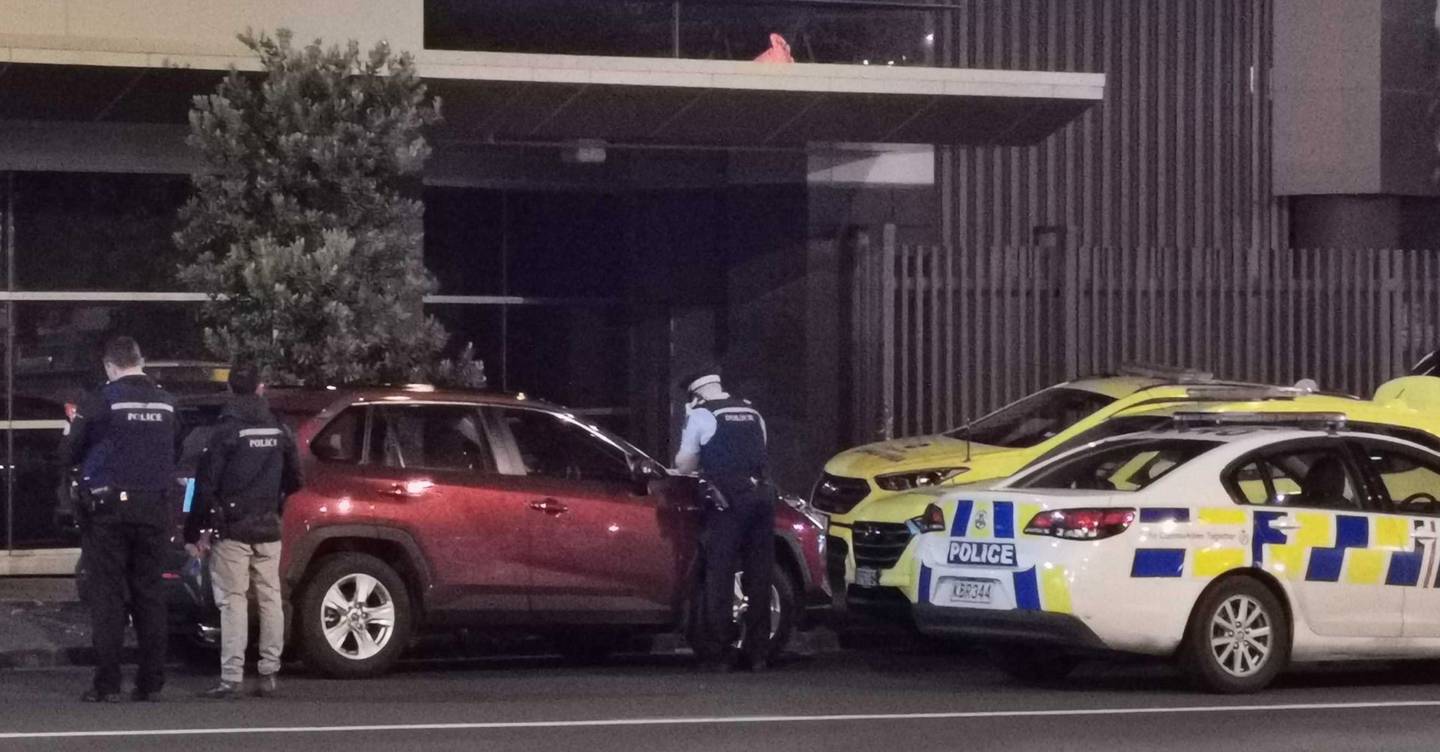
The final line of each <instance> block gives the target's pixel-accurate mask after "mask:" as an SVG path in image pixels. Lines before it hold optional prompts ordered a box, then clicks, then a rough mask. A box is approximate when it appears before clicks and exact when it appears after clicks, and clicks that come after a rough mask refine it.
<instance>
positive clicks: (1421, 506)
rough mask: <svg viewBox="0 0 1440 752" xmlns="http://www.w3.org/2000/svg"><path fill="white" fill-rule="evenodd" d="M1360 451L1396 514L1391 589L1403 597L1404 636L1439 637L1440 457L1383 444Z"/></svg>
mask: <svg viewBox="0 0 1440 752" xmlns="http://www.w3.org/2000/svg"><path fill="white" fill-rule="evenodd" d="M1355 447H1356V450H1357V452H1358V453H1359V456H1360V457H1361V463H1362V464H1363V465H1364V466H1365V468H1366V469H1367V471H1368V472H1367V475H1368V476H1369V480H1370V482H1371V486H1372V491H1373V493H1374V494H1375V495H1376V496H1377V497H1378V498H1379V499H1380V501H1381V503H1382V504H1384V505H1385V507H1386V508H1387V509H1388V510H1389V511H1390V512H1392V514H1390V515H1387V516H1388V517H1391V518H1393V522H1391V523H1390V533H1389V536H1390V538H1391V540H1389V541H1387V543H1388V548H1389V549H1390V553H1389V564H1388V567H1387V572H1386V584H1387V585H1390V586H1391V587H1393V588H1396V589H1398V590H1400V591H1402V592H1403V593H1404V596H1405V636H1406V637H1440V581H1437V580H1440V578H1437V576H1436V569H1437V567H1440V557H1437V555H1436V531H1437V526H1440V456H1437V455H1436V454H1434V453H1431V452H1428V451H1423V450H1420V449H1417V448H1414V447H1410V446H1408V445H1405V444H1399V443H1395V442H1389V441H1382V440H1371V439H1364V440H1360V441H1357V442H1355Z"/></svg>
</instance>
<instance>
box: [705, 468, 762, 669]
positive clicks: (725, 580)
mask: <svg viewBox="0 0 1440 752" xmlns="http://www.w3.org/2000/svg"><path fill="white" fill-rule="evenodd" d="M730 502H731V506H730V508H729V509H727V510H725V511H723V512H722V511H716V510H713V509H712V510H710V511H708V512H707V513H706V515H705V532H704V536H703V539H702V540H703V543H704V548H705V580H704V583H703V584H704V587H703V608H702V615H703V621H704V623H703V625H702V630H701V639H700V641H699V644H698V645H697V646H696V653H697V654H698V656H699V657H700V659H701V660H717V659H719V658H720V657H721V656H722V655H723V654H724V652H725V650H726V648H727V647H728V646H729V645H730V644H731V643H733V642H734V641H735V640H736V639H738V638H739V635H738V634H736V624H735V616H734V611H733V609H734V592H735V573H736V572H737V571H743V572H744V573H745V574H744V576H743V577H742V579H741V590H742V592H743V593H744V594H745V597H746V599H747V600H748V601H749V606H748V608H747V609H746V611H745V621H744V626H745V642H744V644H743V646H742V649H743V652H744V654H745V656H746V657H747V658H750V659H751V660H753V659H755V658H759V657H763V656H765V655H766V654H767V653H768V651H769V649H770V573H771V570H773V569H774V566H775V505H774V503H773V501H772V500H771V499H769V498H768V497H766V496H764V495H763V494H754V495H747V496H741V497H738V498H736V497H732V498H731V499H730Z"/></svg>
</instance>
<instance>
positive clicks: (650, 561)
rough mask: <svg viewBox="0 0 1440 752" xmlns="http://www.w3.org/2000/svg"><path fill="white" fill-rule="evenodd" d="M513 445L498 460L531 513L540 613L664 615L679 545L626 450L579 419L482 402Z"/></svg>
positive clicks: (623, 617)
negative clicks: (506, 462) (505, 461)
mask: <svg viewBox="0 0 1440 752" xmlns="http://www.w3.org/2000/svg"><path fill="white" fill-rule="evenodd" d="M487 411H488V414H489V415H491V416H494V419H495V423H497V424H498V425H499V427H500V429H501V433H502V434H504V435H506V436H507V441H509V442H510V443H511V447H510V448H511V450H512V451H513V455H512V459H511V462H512V463H513V466H512V467H508V468H507V467H502V468H501V471H502V473H505V474H506V475H507V476H508V477H507V481H508V483H509V485H510V487H511V488H512V489H514V490H516V491H518V492H522V493H524V494H526V498H527V499H528V502H527V504H528V507H529V509H530V510H531V512H530V516H531V518H532V521H533V523H534V527H533V528H532V530H533V531H534V545H533V546H532V547H531V550H530V552H529V555H528V561H529V562H530V564H531V572H532V578H533V579H532V582H533V584H534V589H533V590H532V591H531V597H530V601H531V604H532V608H533V609H534V610H535V612H536V614H537V616H538V617H539V618H541V619H545V620H550V621H592V620H595V614H596V613H605V614H607V617H606V619H607V620H610V621H615V622H638V623H650V622H654V623H662V622H665V621H668V620H669V619H670V618H671V616H672V596H673V594H674V593H675V588H676V583H677V582H678V573H677V571H676V561H677V557H678V556H679V555H680V553H681V552H680V551H679V550H678V549H679V548H680V547H682V546H683V545H684V544H683V541H682V540H681V539H677V538H676V537H675V536H674V535H671V534H669V532H668V531H667V529H666V527H665V524H664V520H665V515H664V514H663V513H662V511H663V510H662V509H661V504H662V500H663V497H662V496H660V495H657V494H650V493H647V492H646V490H645V489H644V488H643V486H642V485H641V484H639V483H637V481H636V479H635V478H633V477H632V476H631V471H630V465H629V460H628V455H627V453H626V451H625V450H624V449H623V448H622V447H620V446H618V445H616V444H615V443H614V442H611V441H610V440H609V439H607V438H605V437H604V436H603V435H602V434H600V433H598V432H596V431H592V430H591V429H590V428H588V427H587V426H585V425H584V424H583V423H582V422H581V421H580V420H578V419H576V418H573V417H571V416H568V415H562V414H559V413H555V412H551V411H549V410H544V409H535V408H521V407H513V408H512V407H492V408H487Z"/></svg>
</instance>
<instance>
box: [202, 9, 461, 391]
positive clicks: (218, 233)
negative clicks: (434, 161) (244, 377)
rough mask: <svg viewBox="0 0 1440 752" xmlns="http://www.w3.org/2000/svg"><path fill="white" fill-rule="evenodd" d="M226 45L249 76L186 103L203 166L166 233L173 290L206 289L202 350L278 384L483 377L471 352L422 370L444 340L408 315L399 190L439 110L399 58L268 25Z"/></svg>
mask: <svg viewBox="0 0 1440 752" xmlns="http://www.w3.org/2000/svg"><path fill="white" fill-rule="evenodd" d="M239 39H240V41H241V42H242V43H244V44H245V45H246V46H247V47H249V48H250V49H251V50H252V51H253V52H254V53H255V54H256V55H257V56H258V57H259V59H260V63H261V67H262V71H263V73H262V74H261V75H259V76H254V75H250V74H245V73H241V72H238V71H235V70H232V71H231V72H230V74H229V75H228V76H227V77H226V78H225V79H224V81H222V82H221V83H220V85H219V87H218V88H217V90H216V91H215V93H214V94H210V95H207V96H199V97H196V98H195V101H194V104H193V106H192V108H191V111H190V135H189V138H188V139H187V142H188V143H189V144H190V146H191V147H192V148H194V149H196V150H197V151H198V152H199V153H200V155H201V156H202V158H203V161H204V167H203V169H202V170H201V171H200V172H199V173H197V174H196V175H194V176H193V177H192V182H193V185H194V195H193V197H192V198H191V199H190V201H189V202H188V203H187V204H186V205H185V207H184V208H183V209H182V210H181V214H180V220H181V226H180V230H179V231H178V232H177V233H176V234H175V241H176V244H177V245H178V246H179V247H180V248H181V250H182V252H184V253H185V254H186V255H187V256H188V257H189V258H190V259H191V260H190V261H189V262H188V263H186V264H184V265H183V266H182V267H181V270H180V278H181V281H182V283H184V284H186V285H188V286H189V287H191V288H192V289H195V290H199V291H202V292H204V293H207V294H208V295H210V296H211V299H210V301H209V302H208V303H207V304H206V305H205V306H204V309H203V312H202V314H201V318H202V322H203V323H204V324H205V327H206V329H205V339H206V345H207V346H208V347H209V348H210V349H211V350H213V351H214V352H215V353H216V354H218V355H220V356H222V357H226V358H230V359H246V360H251V361H254V362H256V363H258V364H261V365H263V366H266V367H268V368H269V369H270V370H271V373H272V374H273V375H274V377H276V378H277V380H280V381H283V382H290V383H301V384H311V385H319V384H333V383H355V382H394V381H403V380H411V379H418V378H433V377H436V376H440V377H443V378H448V379H451V380H455V379H458V380H462V381H466V382H470V383H474V382H475V381H477V379H478V380H483V371H482V370H480V366H479V364H478V363H476V362H474V361H472V360H471V358H470V355H471V354H472V351H471V348H468V347H467V348H466V352H465V353H464V355H463V356H462V359H461V360H460V361H459V362H458V363H457V362H437V359H438V354H439V352H440V350H441V349H442V348H443V347H444V345H445V342H446V339H447V336H446V333H445V331H444V329H443V327H441V325H440V323H439V322H437V321H436V320H434V319H433V318H431V317H427V316H425V314H424V311H423V307H422V305H423V299H424V296H425V295H426V294H428V293H430V292H432V291H433V290H434V289H435V281H434V279H433V277H431V275H430V274H429V272H427V271H426V269H425V267H424V263H423V258H422V251H423V247H422V240H423V226H422V215H423V212H424V207H423V205H422V204H421V202H420V201H419V200H417V199H416V198H415V197H414V194H415V193H416V191H417V189H418V187H419V185H420V181H419V175H420V173H421V170H422V169H423V167H424V164H425V160H426V159H427V158H428V157H429V156H430V147H429V145H428V144H427V143H426V141H425V137H424V135H423V131H424V129H425V128H426V127H427V126H430V125H433V124H435V123H436V122H438V120H439V117H440V115H439V102H438V100H431V99H430V98H429V97H428V96H427V94H426V90H425V84H424V83H423V82H422V81H421V80H420V78H419V76H418V75H416V72H415V64H414V59H413V58H412V57H411V55H410V54H409V53H404V54H398V55H397V54H394V53H392V52H391V51H390V49H389V47H388V46H387V45H386V44H384V43H383V42H382V43H381V44H379V45H377V46H376V47H375V48H374V49H373V50H371V51H370V53H369V54H368V55H364V56H362V54H361V52H360V48H359V45H358V44H357V43H356V42H354V41H351V42H350V43H349V44H348V45H346V46H345V47H344V48H341V47H336V46H331V47H328V48H326V47H324V46H322V44H321V43H320V42H319V41H315V42H313V43H311V44H309V45H307V46H305V47H303V48H301V47H295V46H293V45H292V44H291V34H290V32H289V31H287V30H283V29H282V30H280V31H277V32H276V33H275V36H274V37H270V36H268V35H266V34H263V33H262V34H259V35H258V36H257V35H255V34H254V33H253V32H247V33H245V34H242V35H240V37H239Z"/></svg>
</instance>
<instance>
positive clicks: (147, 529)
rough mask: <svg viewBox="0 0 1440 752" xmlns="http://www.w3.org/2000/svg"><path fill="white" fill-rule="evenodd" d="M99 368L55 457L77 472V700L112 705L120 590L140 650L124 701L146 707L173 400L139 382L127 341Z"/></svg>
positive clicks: (157, 651)
mask: <svg viewBox="0 0 1440 752" xmlns="http://www.w3.org/2000/svg"><path fill="white" fill-rule="evenodd" d="M104 365H105V376H106V378H108V379H109V381H108V382H106V384H105V386H103V387H101V388H100V392H99V394H96V395H92V396H88V397H86V398H85V399H84V400H82V401H81V403H80V404H79V405H78V406H77V408H76V411H75V416H74V418H73V420H72V421H71V423H70V426H69V428H68V434H67V436H66V440H65V442H64V444H62V446H61V450H60V454H61V457H60V460H61V462H62V463H63V464H64V466H65V467H73V466H75V465H79V466H80V476H79V502H78V503H79V509H78V510H76V519H77V520H78V521H79V523H80V534H81V546H80V547H81V552H80V574H81V577H80V580H81V582H80V585H81V595H82V597H83V599H84V601H85V603H86V605H87V606H89V608H90V620H91V626H92V629H93V632H94V636H93V638H92V639H93V642H94V646H95V680H94V686H93V687H91V688H90V689H89V690H88V691H86V692H85V694H83V695H81V698H80V699H82V700H84V701H86V702H116V701H118V700H119V699H120V652H121V648H122V646H123V645H124V642H125V616H126V603H125V598H126V594H127V592H128V594H129V598H130V611H131V613H132V614H133V616H134V619H135V633H136V638H137V640H138V642H139V648H140V668H139V671H138V672H137V673H136V676H135V690H134V692H132V693H131V699H134V700H139V701H144V700H151V699H154V698H155V696H156V695H158V694H159V693H160V690H161V688H162V687H164V686H165V643H166V640H167V638H168V635H167V628H166V627H167V625H166V617H165V600H164V594H163V586H164V582H163V580H162V576H163V574H164V568H165V554H166V552H167V551H169V548H170V538H169V536H170V526H171V524H172V518H171V505H172V503H173V501H174V499H173V497H172V496H171V495H170V494H171V492H172V487H173V486H174V485H175V401H174V399H173V398H171V396H170V395H169V394H168V393H166V392H165V390H163V389H161V388H160V385H159V384H157V383H155V381H154V380H153V379H151V378H150V377H149V376H146V375H145V371H144V367H145V360H144V358H142V357H141V355H140V346H139V345H137V344H136V343H135V340H133V339H131V338H129V337H116V338H115V339H113V340H111V341H110V342H109V343H108V344H107V345H106V346H105V356H104Z"/></svg>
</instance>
